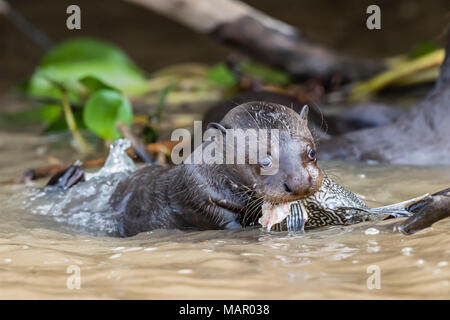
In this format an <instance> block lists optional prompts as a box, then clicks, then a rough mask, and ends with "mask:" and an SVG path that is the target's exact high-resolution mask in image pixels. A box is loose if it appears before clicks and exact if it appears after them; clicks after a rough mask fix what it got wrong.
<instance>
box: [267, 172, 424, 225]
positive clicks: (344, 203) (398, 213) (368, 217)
mask: <svg viewBox="0 0 450 320" xmlns="http://www.w3.org/2000/svg"><path fill="white" fill-rule="evenodd" d="M427 195H428V194H426V195H423V196H420V197H417V198H414V199H411V200H408V201H404V202H400V203H397V204H393V205H389V206H384V207H379V208H373V209H371V208H369V207H368V206H367V205H366V204H365V203H364V201H363V200H361V199H360V198H359V197H358V196H357V195H356V194H354V193H353V192H351V191H349V190H347V189H345V188H344V187H342V186H341V185H339V184H337V183H336V182H334V181H333V180H332V179H330V178H329V177H327V176H325V177H324V179H323V182H322V186H321V187H320V188H319V190H318V191H317V192H316V193H314V194H313V195H311V196H309V197H308V198H305V199H302V200H298V201H294V202H292V203H291V207H290V211H291V212H290V214H289V215H288V216H287V217H286V219H284V220H283V221H282V222H280V223H277V224H275V225H273V226H272V228H271V231H302V230H304V229H314V228H319V227H325V226H330V225H350V224H355V223H359V222H363V221H377V220H382V219H384V218H386V216H383V215H387V216H393V217H395V218H399V217H408V216H410V215H411V214H412V213H411V212H409V211H407V210H406V208H407V207H408V206H410V205H411V204H413V203H414V202H417V201H419V200H421V199H423V198H424V197H426V196H427Z"/></svg>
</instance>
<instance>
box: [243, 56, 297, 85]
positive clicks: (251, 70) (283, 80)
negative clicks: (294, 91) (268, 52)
mask: <svg viewBox="0 0 450 320" xmlns="http://www.w3.org/2000/svg"><path fill="white" fill-rule="evenodd" d="M239 68H240V69H241V71H242V72H243V73H244V74H246V75H249V76H252V77H256V78H258V79H260V80H262V81H263V82H265V83H271V84H276V85H283V84H288V83H289V82H290V77H289V75H288V74H287V73H285V72H282V71H278V70H275V69H272V68H269V67H266V66H264V65H262V64H259V63H254V62H251V61H242V62H241V63H240V64H239Z"/></svg>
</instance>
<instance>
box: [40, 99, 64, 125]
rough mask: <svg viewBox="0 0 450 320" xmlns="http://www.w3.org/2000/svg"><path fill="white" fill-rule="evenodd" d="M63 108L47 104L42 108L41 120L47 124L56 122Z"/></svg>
mask: <svg viewBox="0 0 450 320" xmlns="http://www.w3.org/2000/svg"><path fill="white" fill-rule="evenodd" d="M61 110H62V107H61V106H60V105H57V104H47V105H43V106H42V107H41V120H42V122H44V123H46V124H51V123H53V122H55V121H56V120H57V119H58V118H59V117H60V115H61Z"/></svg>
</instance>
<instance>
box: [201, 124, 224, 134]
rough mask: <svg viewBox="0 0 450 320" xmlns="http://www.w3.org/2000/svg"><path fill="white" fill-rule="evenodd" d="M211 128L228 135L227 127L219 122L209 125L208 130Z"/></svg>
mask: <svg viewBox="0 0 450 320" xmlns="http://www.w3.org/2000/svg"><path fill="white" fill-rule="evenodd" d="M211 128H214V129H218V130H220V131H222V133H227V129H225V127H224V126H223V125H221V124H220V123H217V122H210V123H208V126H207V127H206V130H208V129H211Z"/></svg>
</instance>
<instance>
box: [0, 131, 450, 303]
mask: <svg viewBox="0 0 450 320" xmlns="http://www.w3.org/2000/svg"><path fill="white" fill-rule="evenodd" d="M45 145H46V142H45V141H44V140H43V138H40V137H36V136H31V135H28V134H20V133H14V134H12V133H5V132H3V133H0V150H1V151H0V177H1V180H4V179H9V178H12V177H14V176H16V175H18V174H21V173H22V172H23V171H24V170H25V169H26V168H29V167H38V166H42V165H44V164H46V162H45V161H44V160H43V158H42V157H43V155H45V154H46V153H47V152H46V150H45ZM321 166H322V167H324V168H326V170H327V171H328V172H329V173H330V174H331V175H332V176H333V177H336V178H337V181H338V182H339V183H341V184H343V185H344V186H346V187H348V188H349V189H350V190H352V191H354V192H356V193H358V194H359V195H360V196H362V197H364V198H365V200H366V201H367V203H368V204H369V205H371V206H376V205H382V204H389V203H393V202H397V201H401V200H405V199H408V198H412V197H414V196H417V195H420V194H423V193H427V192H434V191H438V190H440V189H443V188H445V187H448V186H449V184H450V183H449V182H450V167H435V168H431V167H407V166H386V165H377V164H346V163H338V162H327V163H322V164H321ZM44 182H45V181H38V182H36V183H34V184H33V185H32V186H34V187H39V186H42V185H43V183H44ZM29 187H30V186H24V185H14V186H11V185H1V186H0V203H1V204H2V205H1V206H0V284H1V285H0V298H2V299H5V298H19V299H25V298H40V299H41V298H43V299H79V298H88V299H91V298H92V299H98V298H100V299H135V298H137V299H141V298H143V299H187V298H189V299H197V298H202V299H221V298H223V299H247V298H248V299H303V298H327V299H328V298H331V299H347V298H350V299H361V298H363V299H365V298H375V299H378V298H413V299H416V298H438V299H449V298H450V284H449V282H450V268H449V265H448V264H449V262H450V246H449V245H450V233H449V231H450V219H446V220H443V221H440V222H438V223H436V224H435V225H434V226H433V227H432V228H429V229H426V230H424V231H422V232H419V233H417V234H415V235H412V236H404V235H401V234H396V233H392V232H389V231H386V230H383V229H382V228H380V225H382V224H386V223H387V222H377V223H374V222H372V223H363V224H359V225H354V226H350V227H329V228H325V229H319V230H314V231H310V232H306V233H305V234H297V235H288V234H283V233H281V234H277V233H272V234H270V233H267V232H263V231H261V230H259V229H253V230H240V231H232V232H229V231H205V232H190V233H186V232H181V231H176V230H157V231H154V232H149V233H143V234H140V235H138V236H136V237H132V238H110V237H94V236H89V235H80V234H75V233H73V232H68V231H64V230H61V229H60V228H58V224H57V223H56V222H54V221H52V219H50V218H48V219H44V217H42V216H34V215H32V214H30V213H29V212H26V211H24V210H23V209H22V206H21V203H20V201H19V200H18V199H17V195H18V194H22V193H24V192H26V190H27V188H29ZM370 228H374V229H376V230H379V233H376V230H375V232H373V231H374V229H370ZM377 228H378V229H377ZM368 229H369V231H368ZM371 231H372V232H371ZM74 268H75V269H76V270H79V275H80V279H81V283H80V285H81V287H80V288H79V289H76V288H74V289H70V288H71V287H72V288H73V286H74V284H76V282H74V281H73V280H74V278H71V276H73V275H76V272H75V273H68V272H70V271H71V270H75V269H74ZM373 270H375V273H374V271H373ZM376 270H379V271H380V273H379V275H380V277H379V284H380V288H379V289H377V288H376V287H375V288H374V285H375V284H376V283H377V282H376V281H375V282H374V279H375V278H373V276H375V275H376V274H377V273H378V272H377V271H376ZM72 272H73V271H72ZM371 276H372V278H370V277H371ZM369 278H370V279H369ZM368 279H369V285H368ZM375 280H377V279H375ZM371 288H372V289H371Z"/></svg>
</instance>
